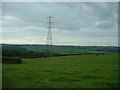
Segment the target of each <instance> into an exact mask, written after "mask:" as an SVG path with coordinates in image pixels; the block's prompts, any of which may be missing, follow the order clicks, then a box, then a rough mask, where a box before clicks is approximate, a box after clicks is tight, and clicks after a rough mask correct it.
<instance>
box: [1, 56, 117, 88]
mask: <svg viewBox="0 0 120 90" xmlns="http://www.w3.org/2000/svg"><path fill="white" fill-rule="evenodd" d="M2 68H3V88H115V87H118V54H105V55H100V56H96V55H74V56H61V57H48V58H23V59H22V64H3V66H2Z"/></svg>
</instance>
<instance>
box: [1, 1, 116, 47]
mask: <svg viewBox="0 0 120 90" xmlns="http://www.w3.org/2000/svg"><path fill="white" fill-rule="evenodd" d="M2 11H3V13H2V14H3V18H2V19H3V22H2V23H3V31H2V35H3V38H2V39H3V40H2V42H3V43H14V44H46V39H47V24H48V23H47V21H48V20H47V18H46V17H48V16H50V15H51V16H53V17H54V19H53V22H54V24H53V27H54V29H53V30H52V37H53V44H55V45H80V46H83V45H85V46H88V45H89V46H95V45H97V46H101V45H105V46H106V45H107V46H117V45H118V7H117V2H116V3H115V2H114V3H113V2H111V3H110V2H106V3H105V2H89V3H88V2H84V3H83V2H76V3H75V2H36V3H34V2H26V3H25V2H23V3H21V2H3V3H2Z"/></svg>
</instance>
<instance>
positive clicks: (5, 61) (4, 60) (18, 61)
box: [2, 57, 22, 64]
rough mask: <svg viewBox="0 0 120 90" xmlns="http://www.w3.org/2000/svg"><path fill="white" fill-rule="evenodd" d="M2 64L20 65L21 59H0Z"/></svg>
mask: <svg viewBox="0 0 120 90" xmlns="http://www.w3.org/2000/svg"><path fill="white" fill-rule="evenodd" d="M2 63H3V64H19V63H22V60H21V58H19V57H2Z"/></svg>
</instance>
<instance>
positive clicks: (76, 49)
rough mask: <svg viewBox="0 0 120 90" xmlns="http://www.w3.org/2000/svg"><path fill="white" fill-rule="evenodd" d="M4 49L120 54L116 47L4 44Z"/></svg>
mask: <svg viewBox="0 0 120 90" xmlns="http://www.w3.org/2000/svg"><path fill="white" fill-rule="evenodd" d="M2 48H3V50H4V49H8V50H9V49H12V50H17V51H22V52H25V51H27V52H30V51H31V52H39V53H40V52H45V51H47V50H49V51H50V52H51V53H60V54H69V53H70V54H82V53H99V52H103V53H118V52H120V51H118V49H119V47H115V46H65V45H52V46H49V48H47V45H34V44H33V45H32V44H2Z"/></svg>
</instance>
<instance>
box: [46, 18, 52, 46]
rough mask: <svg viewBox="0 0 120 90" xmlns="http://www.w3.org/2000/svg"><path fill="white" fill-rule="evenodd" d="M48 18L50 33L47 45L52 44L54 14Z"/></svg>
mask: <svg viewBox="0 0 120 90" xmlns="http://www.w3.org/2000/svg"><path fill="white" fill-rule="evenodd" d="M47 18H48V35H47V45H52V31H51V30H52V23H53V22H52V19H53V17H52V16H49V17H47Z"/></svg>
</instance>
